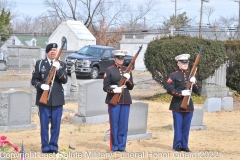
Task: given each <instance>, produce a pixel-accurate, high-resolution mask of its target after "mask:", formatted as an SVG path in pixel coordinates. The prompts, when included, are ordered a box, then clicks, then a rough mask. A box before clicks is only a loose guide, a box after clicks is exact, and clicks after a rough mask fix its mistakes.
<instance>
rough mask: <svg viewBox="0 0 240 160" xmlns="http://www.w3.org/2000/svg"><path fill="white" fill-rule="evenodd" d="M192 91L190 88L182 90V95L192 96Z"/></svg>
mask: <svg viewBox="0 0 240 160" xmlns="http://www.w3.org/2000/svg"><path fill="white" fill-rule="evenodd" d="M190 95H191V91H190V90H182V96H190Z"/></svg>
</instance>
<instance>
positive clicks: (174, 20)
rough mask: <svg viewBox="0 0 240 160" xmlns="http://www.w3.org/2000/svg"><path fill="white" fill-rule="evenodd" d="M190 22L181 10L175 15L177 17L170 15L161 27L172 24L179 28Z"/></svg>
mask: <svg viewBox="0 0 240 160" xmlns="http://www.w3.org/2000/svg"><path fill="white" fill-rule="evenodd" d="M190 22H191V19H189V18H188V17H187V13H186V12H183V13H181V14H179V15H177V17H176V16H175V15H172V16H171V17H170V18H169V19H168V20H166V21H164V22H163V27H164V28H170V27H171V26H174V28H176V29H179V28H181V27H186V26H188V25H189V23H190Z"/></svg>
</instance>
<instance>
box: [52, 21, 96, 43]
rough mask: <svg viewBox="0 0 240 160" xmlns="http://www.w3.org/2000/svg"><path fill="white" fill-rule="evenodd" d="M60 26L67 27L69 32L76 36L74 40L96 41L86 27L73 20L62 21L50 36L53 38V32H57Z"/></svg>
mask: <svg viewBox="0 0 240 160" xmlns="http://www.w3.org/2000/svg"><path fill="white" fill-rule="evenodd" d="M61 26H67V27H68V28H69V30H70V31H72V32H73V33H74V35H75V36H76V38H77V39H79V40H94V41H96V38H95V37H94V36H93V35H92V33H91V32H90V31H89V30H88V29H87V27H86V26H85V25H84V24H83V23H82V22H81V21H74V20H63V21H62V23H61V24H60V25H59V26H58V27H57V29H56V30H55V31H54V32H53V33H52V34H51V36H53V35H54V34H55V32H57V31H58V30H59V29H60V28H61ZM51 36H50V38H51Z"/></svg>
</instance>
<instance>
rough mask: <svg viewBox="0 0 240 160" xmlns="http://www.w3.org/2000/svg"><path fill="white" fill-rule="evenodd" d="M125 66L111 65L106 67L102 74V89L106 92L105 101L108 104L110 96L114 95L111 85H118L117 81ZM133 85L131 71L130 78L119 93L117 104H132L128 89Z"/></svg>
mask: <svg viewBox="0 0 240 160" xmlns="http://www.w3.org/2000/svg"><path fill="white" fill-rule="evenodd" d="M126 69H127V68H126V66H122V67H120V66H117V65H113V66H110V67H108V69H107V70H106V72H105V74H104V81H103V90H104V91H105V92H107V97H106V100H105V103H107V104H109V103H110V101H111V99H112V97H113V96H114V92H113V89H114V88H112V87H111V86H112V85H118V83H119V81H120V80H121V77H122V75H123V74H124V73H125V72H124V71H125V70H126ZM133 87H134V84H133V79H132V73H130V79H129V80H128V81H127V82H126V88H124V89H123V92H122V94H121V97H120V100H119V102H118V104H132V98H131V95H130V92H129V90H132V89H133Z"/></svg>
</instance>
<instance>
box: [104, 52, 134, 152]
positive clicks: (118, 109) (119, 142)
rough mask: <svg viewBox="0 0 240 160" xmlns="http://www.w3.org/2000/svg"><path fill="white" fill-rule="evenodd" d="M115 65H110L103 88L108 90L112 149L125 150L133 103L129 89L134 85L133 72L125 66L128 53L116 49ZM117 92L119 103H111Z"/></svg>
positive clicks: (107, 98)
mask: <svg viewBox="0 0 240 160" xmlns="http://www.w3.org/2000/svg"><path fill="white" fill-rule="evenodd" d="M112 53H113V54H114V61H115V65H113V66H110V67H108V69H107V70H106V72H105V74H104V80H103V90H104V91H105V92H107V96H106V100H105V103H107V104H108V113H109V122H110V150H111V151H120V152H124V151H125V149H126V142H127V134H128V117H129V111H130V104H132V99H131V95H130V93H129V90H132V89H133V87H134V84H133V79H132V73H125V70H126V69H127V67H126V66H123V63H124V56H125V54H127V52H126V51H123V50H114V51H113V52H112ZM123 76H124V77H125V78H126V84H125V85H124V86H120V87H118V83H119V81H120V80H121V78H122V77H123ZM115 93H120V94H121V95H120V99H119V102H118V103H117V105H112V104H110V101H111V99H112V97H113V96H114V94H115Z"/></svg>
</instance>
